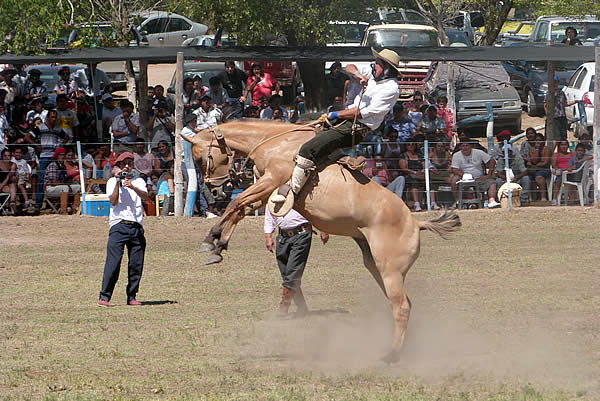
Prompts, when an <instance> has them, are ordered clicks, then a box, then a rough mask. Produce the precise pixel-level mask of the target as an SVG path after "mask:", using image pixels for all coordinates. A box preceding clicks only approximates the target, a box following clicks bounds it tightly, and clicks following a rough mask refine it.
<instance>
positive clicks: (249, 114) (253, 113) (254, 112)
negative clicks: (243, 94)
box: [243, 106, 260, 118]
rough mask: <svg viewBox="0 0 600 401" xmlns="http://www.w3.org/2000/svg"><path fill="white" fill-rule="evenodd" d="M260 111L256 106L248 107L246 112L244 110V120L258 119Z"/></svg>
mask: <svg viewBox="0 0 600 401" xmlns="http://www.w3.org/2000/svg"><path fill="white" fill-rule="evenodd" d="M259 113H260V110H259V108H258V106H248V107H247V108H246V110H244V113H243V116H244V118H259Z"/></svg>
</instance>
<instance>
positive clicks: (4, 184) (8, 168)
mask: <svg viewBox="0 0 600 401" xmlns="http://www.w3.org/2000/svg"><path fill="white" fill-rule="evenodd" d="M11 158H12V153H11V151H10V150H9V149H8V148H4V149H2V158H1V159H0V192H5V193H8V194H10V197H9V202H10V203H9V209H10V210H9V213H10V214H12V215H15V214H17V180H16V178H15V174H16V171H17V165H16V164H15V163H13V162H12V161H11Z"/></svg>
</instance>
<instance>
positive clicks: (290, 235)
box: [264, 207, 329, 316]
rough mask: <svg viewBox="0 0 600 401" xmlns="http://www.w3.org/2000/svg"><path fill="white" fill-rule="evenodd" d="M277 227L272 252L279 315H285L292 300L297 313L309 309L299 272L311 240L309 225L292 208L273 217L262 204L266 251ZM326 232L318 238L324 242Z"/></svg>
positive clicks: (270, 246)
mask: <svg viewBox="0 0 600 401" xmlns="http://www.w3.org/2000/svg"><path fill="white" fill-rule="evenodd" d="M275 227H279V235H277V245H276V247H275V255H276V258H277V264H278V265H279V271H280V273H281V279H282V280H283V283H282V287H283V290H282V294H281V302H280V303H279V312H278V313H279V315H280V316H285V315H287V313H288V309H289V308H290V305H291V303H292V300H293V301H294V303H295V304H296V307H297V308H298V310H297V314H298V315H300V316H304V315H306V313H308V307H307V306H306V301H305V300H304V295H303V294H302V288H301V284H302V275H303V274H304V268H305V267H306V261H307V260H308V254H309V253H310V245H311V242H312V233H313V230H312V226H311V225H310V223H309V222H308V220H306V219H305V218H304V217H302V215H301V214H300V213H298V212H297V211H295V210H294V209H292V210H290V211H289V212H288V214H286V215H285V216H283V217H274V216H273V215H272V214H271V212H270V211H269V208H268V207H266V208H265V224H264V232H265V245H266V247H267V249H268V251H269V252H271V253H272V252H273V232H274V231H275ZM328 240H329V234H327V233H324V232H322V233H321V241H322V242H323V244H326V243H327V241H328Z"/></svg>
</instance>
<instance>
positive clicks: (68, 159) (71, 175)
mask: <svg viewBox="0 0 600 401" xmlns="http://www.w3.org/2000/svg"><path fill="white" fill-rule="evenodd" d="M65 149H66V151H67V153H65V169H66V171H67V179H68V181H69V182H76V183H80V185H81V182H80V179H79V160H78V159H77V155H76V154H75V152H74V151H73V149H72V148H71V147H68V148H65ZM82 164H83V163H82Z"/></svg>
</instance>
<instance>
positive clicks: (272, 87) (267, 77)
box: [244, 63, 279, 106]
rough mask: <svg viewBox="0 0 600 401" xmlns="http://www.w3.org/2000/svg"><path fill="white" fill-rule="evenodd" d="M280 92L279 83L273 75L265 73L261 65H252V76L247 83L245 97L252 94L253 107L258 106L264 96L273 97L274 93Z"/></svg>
mask: <svg viewBox="0 0 600 401" xmlns="http://www.w3.org/2000/svg"><path fill="white" fill-rule="evenodd" d="M278 92H279V82H277V80H276V79H275V78H273V76H271V74H269V73H268V72H265V70H264V69H263V66H262V65H261V64H260V63H254V64H252V67H251V68H250V76H249V77H248V80H247V81H246V90H245V91H244V97H248V93H251V94H252V105H253V106H258V104H259V102H260V99H261V98H262V97H263V96H267V97H269V98H270V97H271V95H273V93H278Z"/></svg>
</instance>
